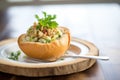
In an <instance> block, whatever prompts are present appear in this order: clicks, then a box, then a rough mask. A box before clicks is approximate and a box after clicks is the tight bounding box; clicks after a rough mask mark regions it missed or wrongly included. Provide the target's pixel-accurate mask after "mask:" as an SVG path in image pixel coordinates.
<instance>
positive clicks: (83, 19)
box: [0, 4, 120, 80]
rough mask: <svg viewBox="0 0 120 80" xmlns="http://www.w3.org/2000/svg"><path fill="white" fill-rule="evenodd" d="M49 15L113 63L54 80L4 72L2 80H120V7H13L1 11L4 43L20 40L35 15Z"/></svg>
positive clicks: (0, 31)
mask: <svg viewBox="0 0 120 80" xmlns="http://www.w3.org/2000/svg"><path fill="white" fill-rule="evenodd" d="M41 11H46V12H48V13H51V14H56V15H57V21H58V22H59V24H60V25H62V26H66V27H68V28H69V29H70V30H71V35H72V36H75V37H78V38H81V39H84V40H88V41H90V42H92V43H94V44H95V45H96V46H97V47H98V48H99V51H100V55H103V56H104V55H105V56H109V57H110V60H109V61H100V60H98V61H97V62H96V64H95V65H93V66H92V67H91V68H89V69H88V70H85V71H83V72H79V73H74V74H69V75H62V76H50V77H24V76H16V75H12V74H7V73H3V72H0V79H1V80H120V6H119V4H77V5H74V4H71V5H70V4H69V5H41V6H13V7H9V8H7V9H6V10H0V40H4V39H8V38H14V37H18V36H19V35H20V34H21V33H25V31H26V30H27V28H28V27H29V26H30V25H32V24H33V22H34V21H35V18H34V15H35V14H36V13H37V14H40V15H41Z"/></svg>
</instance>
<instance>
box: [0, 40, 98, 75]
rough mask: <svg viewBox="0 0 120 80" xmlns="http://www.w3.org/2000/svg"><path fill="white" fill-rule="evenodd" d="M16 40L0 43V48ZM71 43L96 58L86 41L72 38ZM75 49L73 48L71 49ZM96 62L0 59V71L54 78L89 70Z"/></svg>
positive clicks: (91, 47)
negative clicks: (27, 61)
mask: <svg viewBox="0 0 120 80" xmlns="http://www.w3.org/2000/svg"><path fill="white" fill-rule="evenodd" d="M16 41H17V39H8V40H4V41H1V42H0V46H3V45H6V44H9V43H12V42H16ZM72 41H75V42H78V43H80V44H83V45H84V46H86V47H87V48H88V49H89V51H88V53H87V54H86V55H94V56H98V55H99V51H98V49H97V48H96V46H95V45H94V44H92V43H90V42H88V41H85V40H81V39H78V38H72ZM73 49H75V48H73ZM95 62H96V60H94V59H85V58H76V59H74V60H72V61H69V62H61V63H56V64H54V63H47V64H44V63H36V64H35V63H34V64H33V63H22V62H21V63H20V62H19V63H18V62H16V61H10V62H9V61H8V60H6V59H4V58H0V71H1V72H5V73H10V74H15V75H22V76H30V77H43V76H55V75H66V74H71V73H76V72H80V71H84V70H86V69H88V68H90V67H91V66H92V65H93V64H94V63H95Z"/></svg>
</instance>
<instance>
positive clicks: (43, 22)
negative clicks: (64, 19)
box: [35, 12, 58, 29]
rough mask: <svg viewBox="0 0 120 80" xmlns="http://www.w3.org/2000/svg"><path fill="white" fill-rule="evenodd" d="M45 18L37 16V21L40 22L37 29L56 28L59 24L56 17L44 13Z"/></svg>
mask: <svg viewBox="0 0 120 80" xmlns="http://www.w3.org/2000/svg"><path fill="white" fill-rule="evenodd" d="M43 15H44V18H40V17H39V16H38V15H35V17H36V19H37V20H38V25H37V27H36V29H40V27H46V28H50V29H52V28H56V27H57V26H58V23H57V22H56V21H55V19H56V15H49V14H47V13H46V12H43Z"/></svg>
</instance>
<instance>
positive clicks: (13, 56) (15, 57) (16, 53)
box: [8, 50, 21, 61]
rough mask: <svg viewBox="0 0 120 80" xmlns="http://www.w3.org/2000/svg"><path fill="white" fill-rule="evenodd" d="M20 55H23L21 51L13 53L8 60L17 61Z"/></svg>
mask: <svg viewBox="0 0 120 80" xmlns="http://www.w3.org/2000/svg"><path fill="white" fill-rule="evenodd" d="M20 54H21V52H20V51H19V50H18V51H16V52H11V53H10V56H9V57H8V58H9V59H12V60H16V61H17V60H18V58H19V55H20Z"/></svg>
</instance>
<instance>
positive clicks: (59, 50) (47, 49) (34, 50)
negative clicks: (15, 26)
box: [18, 13, 70, 61]
mask: <svg viewBox="0 0 120 80" xmlns="http://www.w3.org/2000/svg"><path fill="white" fill-rule="evenodd" d="M45 15H46V13H44V16H45ZM38 24H39V23H34V25H33V26H32V27H31V28H30V29H29V30H28V31H27V33H26V34H21V35H20V36H19V37H18V45H19V47H20V49H21V50H22V51H23V52H24V53H25V54H26V55H27V56H29V57H32V58H35V59H40V60H44V61H55V60H57V59H59V58H60V57H61V56H63V55H64V53H65V52H66V50H67V49H68V48H69V46H70V31H69V29H68V28H66V27H61V26H59V27H58V26H57V27H55V28H46V27H43V30H42V31H43V32H42V36H41V37H40V35H41V34H40V35H38V34H39V32H40V30H41V28H42V27H41V28H40V29H39V30H36V28H37V26H38ZM34 29H35V30H36V31H37V32H36V34H37V35H36V34H35V35H33V33H35V30H34ZM44 29H45V30H46V32H44ZM30 30H33V32H32V34H31V33H29V31H30ZM49 30H52V31H51V32H52V33H53V32H54V34H55V35H52V37H51V35H49ZM59 32H62V34H61V35H60V34H59V36H58V35H57V37H55V36H56V34H58V33H59ZM28 33H29V34H28ZM45 33H47V34H46V36H47V37H49V38H50V40H46V39H45V40H44V34H45ZM31 35H32V37H34V40H32V41H31V40H30V39H29V40H26V39H27V37H31ZM46 36H45V37H46ZM36 37H37V39H36ZM38 37H39V38H38ZM54 37H55V38H54ZM41 38H42V39H41Z"/></svg>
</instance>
